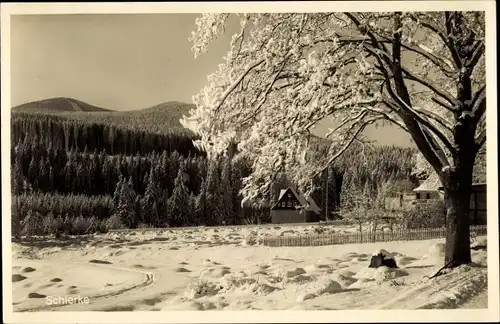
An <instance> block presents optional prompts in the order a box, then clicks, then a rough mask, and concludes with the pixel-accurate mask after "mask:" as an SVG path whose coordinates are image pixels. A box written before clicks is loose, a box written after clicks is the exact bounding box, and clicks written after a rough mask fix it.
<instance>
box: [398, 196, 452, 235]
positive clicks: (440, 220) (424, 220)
mask: <svg viewBox="0 0 500 324" xmlns="http://www.w3.org/2000/svg"><path fill="white" fill-rule="evenodd" d="M404 213H405V215H404V219H406V225H407V228H409V229H416V228H437V227H442V226H444V225H445V219H446V212H445V206H444V202H443V201H442V200H436V201H434V202H432V203H429V204H421V205H416V206H415V208H411V209H410V210H408V211H405V212H404Z"/></svg>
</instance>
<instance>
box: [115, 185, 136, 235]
mask: <svg viewBox="0 0 500 324" xmlns="http://www.w3.org/2000/svg"><path fill="white" fill-rule="evenodd" d="M118 187H119V188H120V194H119V198H118V206H117V207H116V209H115V212H114V214H115V215H116V216H118V217H119V219H120V220H121V222H122V223H123V224H124V225H125V227H126V228H135V227H137V225H138V220H137V219H136V196H137V195H136V193H135V191H134V186H133V184H132V178H129V181H127V182H124V181H122V182H121V185H119V186H118V185H117V189H118Z"/></svg>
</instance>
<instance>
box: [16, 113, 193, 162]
mask: <svg viewBox="0 0 500 324" xmlns="http://www.w3.org/2000/svg"><path fill="white" fill-rule="evenodd" d="M193 138H194V136H193V135H189V136H188V135H187V133H180V132H178V131H176V130H173V131H169V130H168V129H166V130H165V132H164V133H161V134H159V133H153V132H151V131H148V130H147V129H132V128H125V127H118V126H116V125H111V124H104V123H99V122H98V121H95V120H89V121H83V120H70V119H66V118H64V117H61V116H57V115H48V114H33V113H19V112H17V113H14V114H12V117H11V142H12V143H19V142H23V141H24V142H28V143H31V142H33V141H41V142H42V143H44V145H46V146H48V144H49V143H51V145H52V146H53V148H54V149H63V150H66V151H68V150H71V149H73V150H76V149H78V150H80V151H83V150H84V148H85V147H87V148H88V149H89V150H91V151H92V150H94V149H98V150H106V152H107V153H109V154H112V155H115V154H125V155H133V154H136V153H138V154H141V155H144V154H148V153H152V152H155V151H156V152H158V151H159V152H161V151H164V150H165V151H167V152H174V151H177V152H178V153H179V154H181V155H188V154H193V155H203V153H202V152H200V151H199V150H198V149H196V148H195V147H194V145H193V142H192V140H193Z"/></svg>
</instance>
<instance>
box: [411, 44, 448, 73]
mask: <svg viewBox="0 0 500 324" xmlns="http://www.w3.org/2000/svg"><path fill="white" fill-rule="evenodd" d="M401 46H402V47H403V48H405V49H407V50H409V51H411V52H414V53H417V54H420V55H422V56H423V57H425V58H426V59H428V60H429V61H431V62H432V63H434V65H435V66H437V67H438V68H439V69H440V70H441V71H442V72H443V73H444V74H445V75H446V76H448V77H453V74H454V73H455V72H454V71H453V70H451V69H450V67H449V66H448V64H446V62H445V61H444V60H443V59H441V58H439V57H438V56H436V55H434V54H433V53H431V52H428V51H426V50H424V49H423V48H421V47H419V46H415V45H410V44H407V43H404V42H401Z"/></svg>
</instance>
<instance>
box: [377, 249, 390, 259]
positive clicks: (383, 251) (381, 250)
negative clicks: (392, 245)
mask: <svg viewBox="0 0 500 324" xmlns="http://www.w3.org/2000/svg"><path fill="white" fill-rule="evenodd" d="M379 254H382V255H383V256H384V258H385V259H387V260H389V259H393V260H394V255H393V254H392V253H389V252H387V251H386V250H384V249H380V250H377V251H375V252H373V253H372V256H376V255H379Z"/></svg>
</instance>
